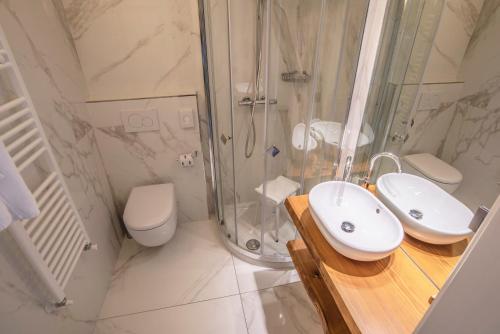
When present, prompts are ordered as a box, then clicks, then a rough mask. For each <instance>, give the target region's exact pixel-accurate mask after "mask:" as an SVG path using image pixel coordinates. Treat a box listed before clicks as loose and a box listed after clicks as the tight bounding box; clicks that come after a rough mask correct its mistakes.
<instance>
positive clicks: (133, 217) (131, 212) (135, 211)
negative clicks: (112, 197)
mask: <svg viewBox="0 0 500 334" xmlns="http://www.w3.org/2000/svg"><path fill="white" fill-rule="evenodd" d="M174 210H175V195H174V185H173V184H171V183H168V184H155V185H150V186H143V187H135V188H134V189H132V192H131V193H130V196H129V199H128V201H127V205H126V207H125V212H124V214H123V220H124V222H125V225H126V226H127V228H129V229H132V230H136V231H147V230H152V229H155V228H157V227H160V226H161V225H163V224H165V223H166V222H167V221H168V220H169V218H170V217H171V216H172V214H173V213H174Z"/></svg>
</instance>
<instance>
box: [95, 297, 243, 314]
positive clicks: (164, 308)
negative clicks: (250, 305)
mask: <svg viewBox="0 0 500 334" xmlns="http://www.w3.org/2000/svg"><path fill="white" fill-rule="evenodd" d="M238 291H239V289H238ZM239 295H240V293H239V292H238V293H234V294H230V295H227V296H220V297H214V298H208V299H203V300H196V301H192V302H188V303H183V304H176V305H170V306H163V307H157V308H152V309H148V310H142V311H137V312H132V313H124V314H117V315H111V316H108V317H103V318H98V319H96V321H103V320H109V319H114V318H121V317H128V316H131V315H137V314H142V313H148V312H154V311H160V310H167V309H171V308H175V307H181V306H187V305H192V304H198V303H203V302H208V301H213V300H218V299H224V298H228V297H234V296H239Z"/></svg>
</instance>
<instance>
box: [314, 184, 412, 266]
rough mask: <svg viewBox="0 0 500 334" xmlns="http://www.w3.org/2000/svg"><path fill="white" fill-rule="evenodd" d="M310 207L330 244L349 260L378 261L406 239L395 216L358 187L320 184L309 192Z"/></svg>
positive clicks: (353, 185)
mask: <svg viewBox="0 0 500 334" xmlns="http://www.w3.org/2000/svg"><path fill="white" fill-rule="evenodd" d="M309 208H310V211H311V214H312V217H313V218H314V221H315V222H316V225H317V226H318V228H319V230H320V231H321V233H322V234H323V236H324V237H325V239H326V240H327V241H328V243H329V244H330V245H331V246H332V247H333V248H334V249H335V250H336V251H338V252H339V253H340V254H342V255H344V256H346V257H348V258H351V259H354V260H359V261H375V260H379V259H382V258H384V257H386V256H388V255H390V254H391V253H392V252H393V251H394V250H395V249H396V248H397V247H398V246H399V245H400V244H401V241H402V240H403V236H404V231H403V228H402V226H401V223H400V222H399V220H398V219H397V218H396V216H394V214H393V213H392V212H391V211H389V209H387V208H386V207H385V206H384V204H382V202H380V201H379V200H378V199H377V198H376V197H375V196H373V195H372V194H371V193H370V192H368V191H367V190H366V189H364V188H362V187H360V186H358V185H355V184H352V183H347V182H341V181H329V182H324V183H320V184H318V185H316V186H315V187H314V188H313V189H312V190H311V192H310V193H309Z"/></svg>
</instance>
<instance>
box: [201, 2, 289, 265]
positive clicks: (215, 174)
mask: <svg viewBox="0 0 500 334" xmlns="http://www.w3.org/2000/svg"><path fill="white" fill-rule="evenodd" d="M206 5H207V4H206V1H205V0H198V17H199V25H200V41H201V55H202V67H203V83H204V93H205V101H206V111H207V128H208V147H209V160H210V170H211V173H210V176H211V180H210V188H211V194H210V196H211V197H212V201H211V202H212V203H213V211H214V213H215V218H216V221H217V226H218V229H219V232H220V233H219V235H220V237H221V240H222V242H223V243H224V246H225V247H226V248H227V249H228V250H229V251H230V252H231V253H232V254H233V255H235V256H237V257H238V258H240V259H242V260H243V261H246V262H248V263H251V264H254V265H259V266H266V267H270V268H277V269H280V268H292V267H293V263H292V261H291V258H290V257H289V256H283V255H279V254H274V255H272V256H271V255H266V254H262V253H260V252H259V253H254V252H251V251H247V250H245V249H244V248H242V247H240V246H239V244H238V224H237V220H236V219H237V218H236V212H235V217H234V221H235V230H234V234H235V236H234V237H235V241H232V240H231V239H230V238H228V237H227V236H226V231H225V230H224V220H223V217H224V212H223V206H222V205H220V203H219V197H218V188H217V182H218V179H219V177H220V171H219V170H218V168H217V164H216V156H218V155H219V152H218V149H216V145H215V143H214V130H215V129H214V123H213V117H214V116H215V115H214V114H213V112H212V110H213V108H215V96H213V95H212V92H211V91H210V87H211V85H212V84H213V82H211V81H212V80H213V78H212V75H211V73H212V69H211V64H210V62H209V58H208V57H209V54H211V49H210V47H209V40H210V38H211V36H210V34H209V33H207V29H206V24H210V22H209V20H210V16H207V15H206V10H207V7H206ZM228 11H229V9H228ZM206 20H208V22H207V21H206ZM230 29H231V27H230V20H228V31H229V32H230V31H231V30H230ZM230 59H231V58H230ZM231 101H232V102H234V101H233V96H232V93H231ZM268 103H269V104H274V103H276V101H268ZM231 137H232V138H234V134H233V133H231ZM232 145H234V144H233V143H232ZM233 150H234V147H233ZM233 160H234V159H233ZM233 164H234V161H233ZM233 167H234V166H233ZM233 177H234V176H233ZM209 202H210V201H209ZM262 246H263V245H261V247H262Z"/></svg>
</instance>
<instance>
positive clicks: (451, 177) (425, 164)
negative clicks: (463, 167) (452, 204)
mask: <svg viewBox="0 0 500 334" xmlns="http://www.w3.org/2000/svg"><path fill="white" fill-rule="evenodd" d="M403 171H404V172H406V173H408V174H413V175H417V176H420V177H423V178H425V179H427V180H429V181H431V182H433V183H435V184H436V185H438V186H439V187H441V188H442V189H443V190H445V191H446V192H448V193H450V194H451V193H453V192H454V191H455V190H457V188H458V187H459V186H460V184H461V183H462V179H463V176H462V173H460V171H459V170H458V169H456V168H455V167H453V166H451V165H449V164H447V163H446V162H444V161H443V160H441V159H439V158H437V157H435V156H434V155H432V154H430V153H419V154H411V155H407V156H405V157H403Z"/></svg>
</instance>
